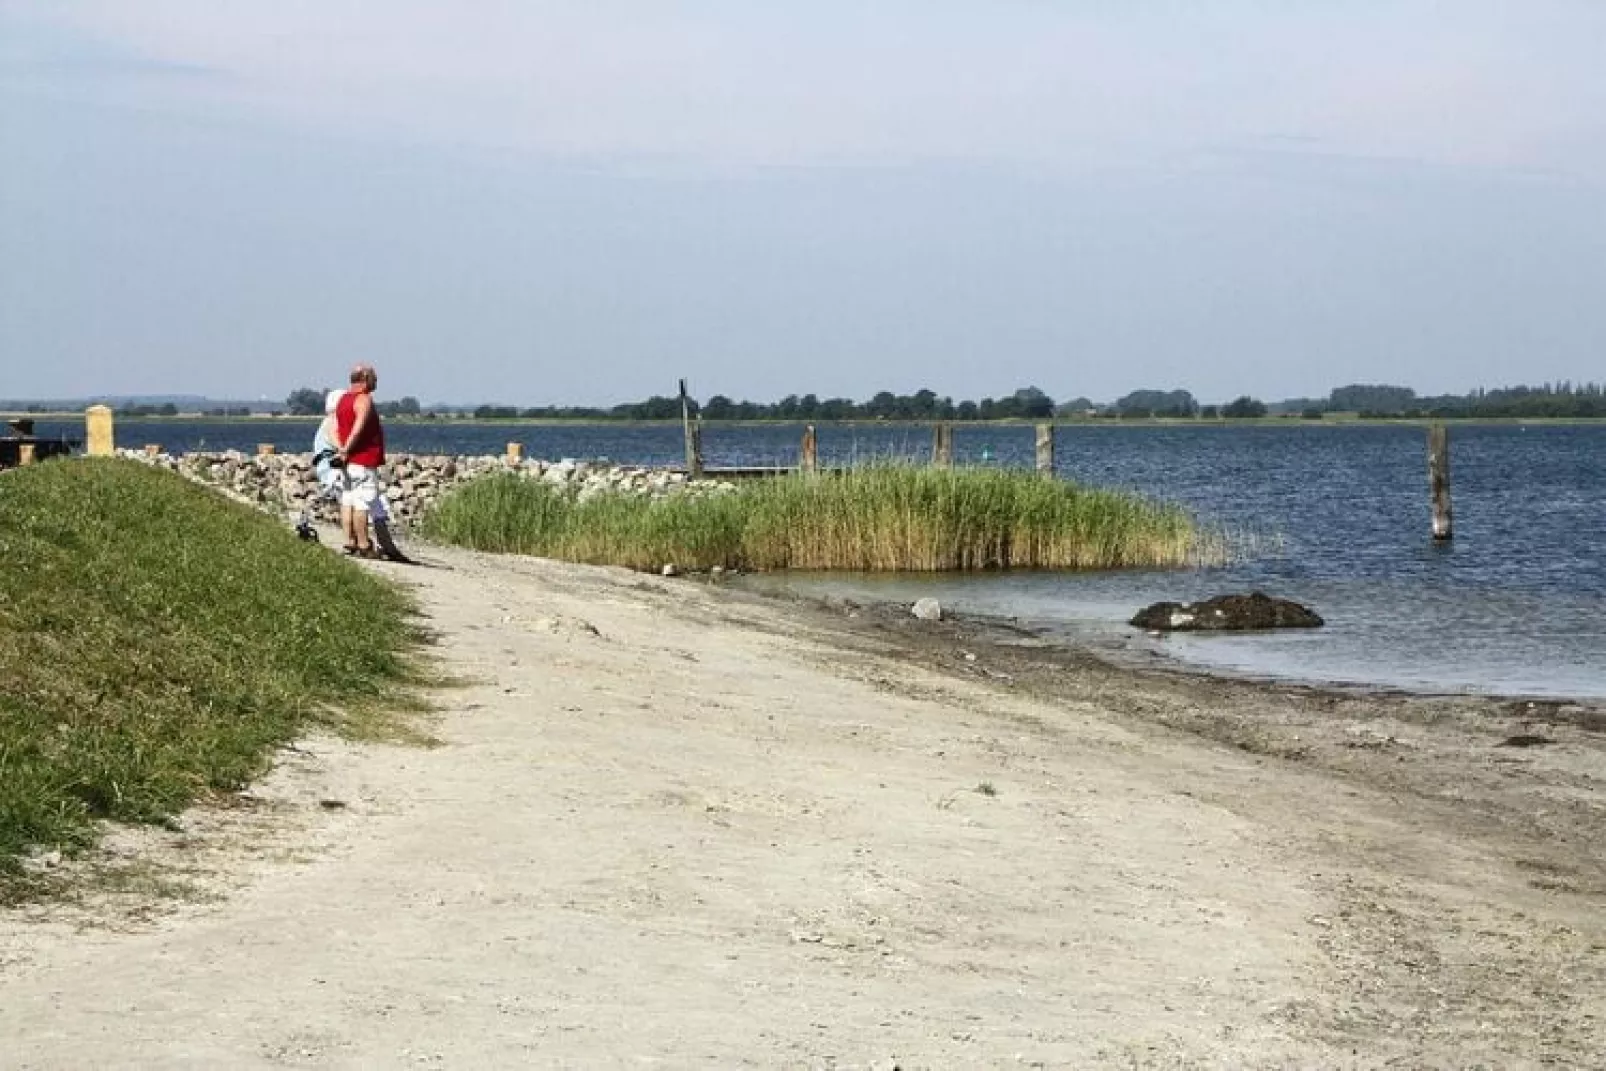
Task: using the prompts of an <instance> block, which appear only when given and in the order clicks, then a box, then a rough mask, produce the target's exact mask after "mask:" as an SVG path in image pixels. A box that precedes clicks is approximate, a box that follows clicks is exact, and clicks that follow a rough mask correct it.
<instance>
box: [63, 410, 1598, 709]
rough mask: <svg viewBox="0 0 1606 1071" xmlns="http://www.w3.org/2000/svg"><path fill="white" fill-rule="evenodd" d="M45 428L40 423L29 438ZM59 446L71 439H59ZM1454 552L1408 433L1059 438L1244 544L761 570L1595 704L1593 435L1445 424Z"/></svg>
mask: <svg viewBox="0 0 1606 1071" xmlns="http://www.w3.org/2000/svg"><path fill="white" fill-rule="evenodd" d="M40 430H41V431H42V432H44V433H46V434H51V433H53V432H54V431H55V430H58V429H54V428H51V427H49V426H41V428H40ZM59 430H66V431H69V432H72V433H74V434H81V429H73V428H64V429H59ZM311 432H312V425H311V424H309V423H304V422H292V421H259V422H252V423H249V424H242V423H203V422H197V423H182V422H173V421H160V422H154V421H153V422H143V423H142V422H137V421H123V422H121V423H120V424H119V425H118V438H119V441H120V442H123V443H127V444H143V443H146V442H151V443H160V444H162V445H163V446H164V447H166V448H168V449H170V450H193V449H214V450H215V449H229V448H233V449H246V450H249V449H252V448H254V446H255V444H256V443H258V442H273V443H275V444H277V445H278V446H279V447H280V449H282V450H305V449H307V448H308V443H309V442H310V439H311ZM388 433H389V436H390V442H391V446H392V448H393V449H395V450H400V451H418V452H429V453H437V452H438V453H458V454H479V453H500V452H501V451H502V449H503V447H504V445H505V444H506V443H507V442H509V441H519V442H522V443H524V445H525V449H526V452H527V453H528V454H529V456H532V457H544V458H549V459H556V458H560V457H580V458H609V459H612V460H614V461H618V462H622V463H629V464H654V465H657V464H675V463H678V462H679V461H680V460H681V456H682V454H681V452H682V447H681V439H680V430H679V429H678V428H677V427H673V426H656V425H655V426H643V425H586V426H553V425H545V426H536V425H516V424H509V425H491V426H487V425H453V424H449V423H443V424H395V425H392V426H391V427H390V428H389V429H388ZM800 437H801V428H799V427H792V426H778V425H763V426H722V425H710V426H709V427H708V428H706V429H705V431H704V453H705V455H706V456H707V459H708V462H709V464H710V465H765V464H791V463H793V462H795V460H796V457H797V449H798V442H799V439H800ZM1032 437H1033V433H1032V429H1031V428H1029V427H966V426H959V427H958V428H956V430H955V452H956V454H957V456H958V457H959V459H960V460H961V461H967V462H975V463H995V464H1002V465H1028V464H1030V463H1031V458H1032V452H1033V441H1032ZM930 440H931V433H930V430H929V429H926V428H920V427H910V426H906V425H898V426H890V427H889V426H882V425H873V424H871V425H822V426H821V427H820V429H819V443H820V454H821V459H822V461H824V462H825V463H840V462H847V461H854V460H866V459H872V458H881V457H894V456H923V455H925V454H927V453H928V452H929V449H930ZM1451 440H1452V463H1453V477H1454V493H1455V518H1456V540H1455V542H1454V544H1453V545H1452V546H1449V547H1435V546H1433V545H1432V543H1431V541H1430V539H1429V538H1428V532H1429V525H1428V495H1427V471H1426V453H1425V450H1426V447H1425V443H1426V435H1425V433H1424V432H1423V430H1422V429H1421V428H1419V427H1407V426H1375V427H1327V426H1321V425H1315V426H1311V425H1305V424H1296V425H1293V426H1274V427H1226V428H1223V427H1121V426H1103V425H1097V426H1074V427H1063V428H1060V429H1059V431H1058V435H1057V442H1056V446H1057V451H1056V460H1057V464H1058V467H1059V471H1060V472H1061V473H1062V474H1065V475H1068V476H1070V477H1071V478H1074V479H1078V480H1085V481H1087V482H1089V483H1094V484H1102V485H1110V486H1118V487H1126V488H1131V489H1134V490H1137V491H1141V492H1144V493H1146V494H1150V495H1154V496H1157V497H1161V498H1167V499H1172V500H1175V501H1179V502H1182V503H1183V504H1185V505H1186V506H1187V507H1188V508H1189V509H1191V510H1192V511H1193V512H1194V514H1195V515H1196V516H1197V517H1199V518H1200V519H1201V520H1203V521H1205V522H1206V523H1210V524H1216V525H1220V526H1222V527H1223V528H1225V529H1226V530H1227V531H1229V532H1230V533H1232V534H1233V535H1234V536H1235V537H1237V538H1238V539H1239V540H1240V541H1241V542H1243V543H1244V544H1245V547H1246V551H1245V553H1244V554H1243V556H1242V559H1241V560H1239V561H1236V562H1234V563H1233V564H1231V565H1229V566H1225V567H1222V568H1212V569H1203V570H1190V571H1180V572H1142V573H1085V574H1065V573H1013V574H1005V575H998V574H993V575H982V576H943V577H929V578H928V577H885V576H881V577H873V576H848V575H811V576H789V577H784V578H774V577H771V578H765V581H766V582H769V583H782V584H784V585H785V586H787V587H790V588H792V589H794V590H802V591H809V592H817V593H840V594H856V595H859V596H861V597H875V598H886V599H900V600H913V599H914V598H917V597H920V596H923V595H933V596H936V597H937V598H939V599H942V600H943V601H944V603H946V604H948V605H950V606H953V607H954V608H956V609H958V610H960V611H966V610H969V611H972V612H980V613H993V614H1004V615H1008V616H1014V617H1019V618H1021V619H1022V620H1024V621H1028V622H1031V623H1034V624H1039V625H1042V626H1044V627H1047V628H1049V629H1051V630H1060V631H1062V632H1063V633H1065V634H1066V635H1068V636H1070V635H1074V636H1076V637H1077V638H1079V639H1082V640H1084V641H1086V640H1092V641H1093V642H1097V643H1105V644H1112V645H1118V646H1122V647H1125V648H1128V649H1130V650H1134V651H1138V652H1143V651H1146V650H1150V649H1152V650H1155V651H1158V652H1161V653H1163V654H1165V655H1168V656H1172V657H1176V658H1180V659H1183V660H1186V661H1189V662H1193V663H1197V664H1201V665H1205V666H1212V667H1217V668H1220V669H1224V670H1230V671H1235V672H1243V673H1249V674H1254V675H1265V676H1275V677H1287V678H1296V679H1304V680H1326V681H1348V682H1357V683H1368V684H1382V685H1394V686H1400V687H1407V688H1415V689H1429V690H1455V691H1479V692H1494V693H1503V694H1504V693H1513V694H1534V695H1550V696H1587V697H1606V425H1589V426H1555V425H1533V426H1517V425H1500V426H1474V427H1459V426H1458V427H1455V428H1452V430H1451ZM1246 588H1258V589H1261V590H1264V591H1267V592H1269V593H1272V594H1276V595H1282V596H1285V597H1288V598H1292V599H1297V600H1299V601H1301V602H1304V603H1307V604H1309V605H1311V606H1312V607H1314V608H1315V609H1316V610H1318V611H1319V612H1320V613H1321V614H1322V615H1323V616H1324V617H1325V618H1326V619H1327V621H1328V627H1327V628H1324V629H1320V630H1316V631H1313V632H1290V633H1280V634H1269V635H1267V634H1256V635H1250V636H1242V635H1239V636H1231V635H1228V636H1172V637H1168V638H1166V639H1164V640H1160V641H1154V640H1150V639H1149V638H1148V637H1146V636H1144V635H1142V634H1140V633H1137V632H1136V631H1135V630H1132V629H1129V628H1127V627H1126V626H1125V625H1124V624H1123V622H1124V621H1125V620H1126V618H1128V617H1130V616H1131V614H1132V613H1133V612H1134V611H1135V610H1136V609H1137V608H1138V607H1140V606H1142V605H1144V604H1146V603H1148V602H1152V601H1156V600H1159V599H1194V598H1200V597H1205V596H1209V595H1212V594H1218V593H1221V592H1226V591H1237V590H1243V589H1246Z"/></svg>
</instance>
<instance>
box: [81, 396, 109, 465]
mask: <svg viewBox="0 0 1606 1071" xmlns="http://www.w3.org/2000/svg"><path fill="white" fill-rule="evenodd" d="M84 453H85V454H88V455H89V456H90V457H111V456H112V455H113V454H115V453H117V439H116V436H115V433H114V432H113V430H112V411H111V407H110V406H105V405H92V406H90V407H89V408H88V409H85V410H84Z"/></svg>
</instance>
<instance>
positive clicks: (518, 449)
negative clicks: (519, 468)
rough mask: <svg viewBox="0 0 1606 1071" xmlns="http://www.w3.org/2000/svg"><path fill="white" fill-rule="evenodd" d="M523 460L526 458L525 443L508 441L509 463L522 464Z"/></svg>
mask: <svg viewBox="0 0 1606 1071" xmlns="http://www.w3.org/2000/svg"><path fill="white" fill-rule="evenodd" d="M523 460H524V444H523V443H508V444H507V463H508V464H509V465H517V464H520V463H521V462H523Z"/></svg>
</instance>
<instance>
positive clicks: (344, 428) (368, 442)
mask: <svg viewBox="0 0 1606 1071" xmlns="http://www.w3.org/2000/svg"><path fill="white" fill-rule="evenodd" d="M371 401H372V399H370V402H371ZM356 424H357V392H356V391H351V390H348V391H347V392H346V393H344V394H342V395H341V396H340V404H339V405H337V406H335V433H336V435H337V436H338V437H339V438H340V441H341V442H345V441H346V437H347V436H349V435H350V434H351V429H352V428H353V427H355V426H356ZM346 460H347V461H349V462H351V463H352V464H353V465H362V466H364V467H366V468H370V469H377V468H378V467H379V466H381V465H383V464H384V463H385V429H384V428H382V427H380V426H379V410H378V409H374V410H373V411H372V412H370V413H369V414H368V424H367V426H365V427H364V428H363V429H362V437H361V438H359V439H357V441H355V442H353V443H349V444H348V445H347V446H346Z"/></svg>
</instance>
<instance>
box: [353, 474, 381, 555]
mask: <svg viewBox="0 0 1606 1071" xmlns="http://www.w3.org/2000/svg"><path fill="white" fill-rule="evenodd" d="M346 479H347V481H348V482H349V484H350V487H351V494H350V499H349V501H350V503H351V536H352V541H353V542H355V543H356V544H357V551H358V553H362V552H363V551H372V550H373V542H372V541H371V540H370V539H369V538H368V511H369V510H371V509H373V508H374V499H375V498H376V497H377V496H378V494H379V474H378V473H376V472H374V471H373V470H372V469H366V468H362V467H361V466H357V465H348V466H347V467H346Z"/></svg>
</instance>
